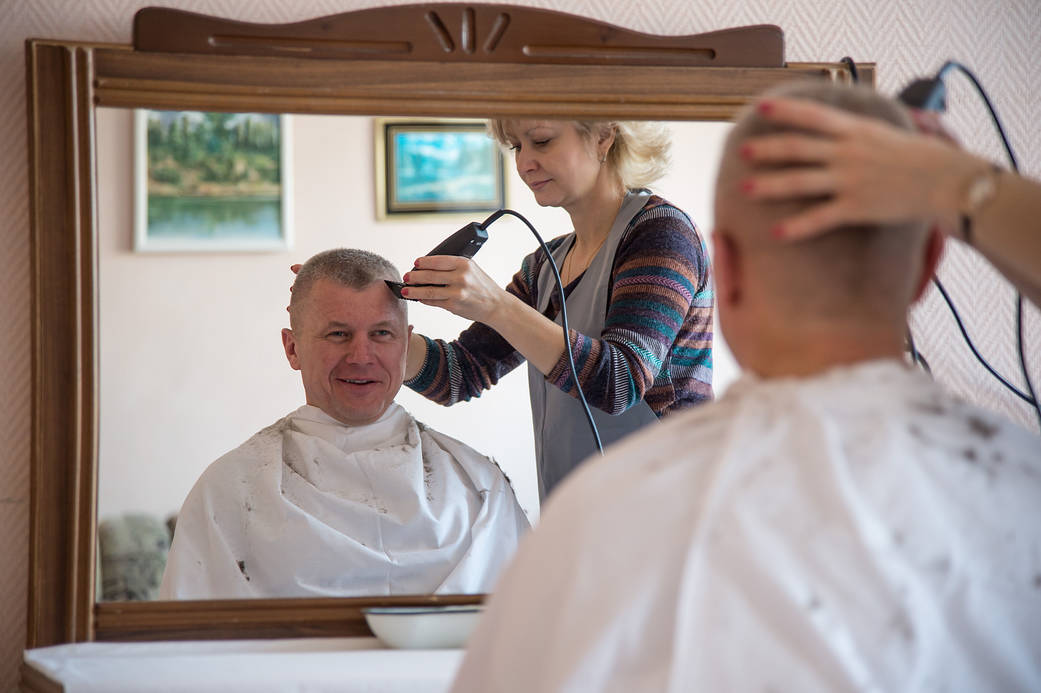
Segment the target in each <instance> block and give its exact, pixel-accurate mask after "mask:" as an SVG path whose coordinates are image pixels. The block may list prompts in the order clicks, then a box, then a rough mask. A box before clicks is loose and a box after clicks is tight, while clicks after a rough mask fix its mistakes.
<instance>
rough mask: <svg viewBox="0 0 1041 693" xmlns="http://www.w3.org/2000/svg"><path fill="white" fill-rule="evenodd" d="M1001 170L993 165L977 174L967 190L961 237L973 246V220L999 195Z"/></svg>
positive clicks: (962, 212)
mask: <svg viewBox="0 0 1041 693" xmlns="http://www.w3.org/2000/svg"><path fill="white" fill-rule="evenodd" d="M1000 176H1001V169H1000V168H999V167H997V166H995V165H993V164H991V165H990V166H987V167H986V168H985V169H983V170H981V171H979V172H978V173H976V174H975V175H974V176H973V177H972V180H970V181H969V185H968V187H967V188H966V190H965V202H964V204H963V205H962V211H961V236H962V240H963V241H965V242H966V243H969V244H970V245H971V244H972V220H973V218H974V217H975V216H976V214H978V213H979V211H980V210H981V209H983V208H984V207H986V206H987V204H988V203H989V202H990V201H991V200H993V199H994V196H995V195H997V194H998V178H999V177H1000Z"/></svg>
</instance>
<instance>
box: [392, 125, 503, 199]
mask: <svg viewBox="0 0 1041 693" xmlns="http://www.w3.org/2000/svg"><path fill="white" fill-rule="evenodd" d="M374 129H375V140H376V141H375V152H376V156H375V160H376V174H375V177H376V216H377V217H378V218H380V219H389V218H401V217H406V216H409V215H428V214H452V213H461V214H462V213H474V212H486V211H488V212H490V211H494V210H496V209H500V208H502V207H505V206H506V184H505V176H504V160H503V155H502V150H501V149H500V148H499V145H498V144H497V143H496V142H495V140H493V139H492V137H491V135H490V134H488V131H487V126H486V125H485V122H484V121H466V120H436V119H410V118H377V119H376V120H375V125H374Z"/></svg>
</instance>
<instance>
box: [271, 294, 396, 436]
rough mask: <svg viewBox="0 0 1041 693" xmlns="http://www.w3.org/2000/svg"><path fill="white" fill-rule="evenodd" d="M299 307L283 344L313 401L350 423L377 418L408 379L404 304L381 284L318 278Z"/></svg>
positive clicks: (350, 424)
mask: <svg viewBox="0 0 1041 693" xmlns="http://www.w3.org/2000/svg"><path fill="white" fill-rule="evenodd" d="M299 308H300V309H301V310H300V314H299V315H296V316H295V318H296V319H295V320H294V322H295V324H296V325H297V327H296V329H292V330H291V329H284V330H282V343H283V346H284V347H285V350H286V357H287V358H288V359H289V364H290V365H291V366H292V367H293V368H294V369H296V370H298V371H300V373H301V376H302V378H303V382H304V392H305V394H306V395H307V403H308V404H310V405H311V406H315V407H318V408H319V409H321V410H322V411H324V412H325V413H326V414H328V415H329V416H331V417H333V418H334V419H336V420H338V421H340V422H341V423H344V424H347V425H349V426H362V425H365V424H369V423H372V422H374V421H376V420H377V419H379V418H380V417H381V416H382V415H383V412H385V411H386V410H387V407H389V406H390V404H391V402H393V401H394V397H395V396H396V395H397V393H398V390H399V389H400V388H401V382H402V380H403V379H404V377H405V356H406V351H407V349H408V338H409V335H410V334H411V333H412V327H411V326H410V325H409V324H408V322H407V320H406V318H405V311H404V309H403V308H402V305H401V302H400V301H399V300H398V299H396V298H395V297H394V295H393V294H391V292H390V290H389V289H388V288H387V286H386V284H384V283H383V280H379V281H377V282H374V283H372V284H370V285H369V286H367V287H365V288H364V289H352V288H350V287H348V286H344V285H342V284H339V283H337V282H334V281H331V280H329V279H319V280H317V281H316V282H315V284H314V286H313V287H311V289H310V291H309V292H308V294H307V298H306V300H305V301H304V302H303V305H301V306H299Z"/></svg>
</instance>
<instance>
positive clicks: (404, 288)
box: [401, 286, 408, 296]
mask: <svg viewBox="0 0 1041 693" xmlns="http://www.w3.org/2000/svg"><path fill="white" fill-rule="evenodd" d="M401 295H402V296H408V287H407V286H403V287H401Z"/></svg>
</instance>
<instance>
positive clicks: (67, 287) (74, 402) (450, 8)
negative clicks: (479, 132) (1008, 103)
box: [26, 5, 874, 648]
mask: <svg viewBox="0 0 1041 693" xmlns="http://www.w3.org/2000/svg"><path fill="white" fill-rule="evenodd" d="M504 17H505V22H506V25H507V26H506V27H505V28H504V26H503V22H504V19H503V18H504ZM174 21H176V22H179V24H177V25H176V27H175V26H174V25H172V24H171V22H174ZM457 27H458V32H457V31H456V29H457ZM149 32H151V33H149ZM496 32H498V37H496ZM170 36H173V37H176V41H175V42H173V43H170V42H169V41H168V40H167V37H170ZM481 37H487V38H485V39H481ZM547 37H548V38H547ZM492 38H495V41H492ZM482 41H483V42H482ZM771 41H772V43H771ZM764 42H765V43H764ZM778 42H780V43H778ZM764 45H766V46H767V49H766V50H765V54H766V55H767V58H766V60H768V61H769V60H776V64H775V65H773V66H756V60H762V59H763V58H755V57H754V56H755V55H762V54H764V51H763V50H762V48H763V46H764ZM778 48H779V52H778ZM748 55H753V59H752V60H751V61H744V62H742V60H743V56H748ZM771 56H772V57H771ZM721 57H722V58H727V60H728V61H729V64H731V65H738V66H736V67H718V66H712V65H718V64H719V61H720V58H721ZM749 62H750V63H751V64H749ZM760 64H761V63H760ZM26 67H27V79H26V84H27V89H28V109H29V113H28V126H29V157H30V220H31V234H32V241H31V258H32V260H31V262H32V354H33V356H32V369H33V376H32V378H33V380H32V382H33V393H32V438H31V440H32V462H31V464H32V470H31V491H30V494H31V500H30V555H29V608H28V621H29V629H28V647H30V648H32V647H40V646H45V645H52V644H57V643H63V642H77V641H85V640H94V639H97V640H162V639H186V638H231V637H237V638H256V637H293V636H313V635H340V636H343V635H368V634H369V631H368V628H367V627H366V625H365V623H364V619H363V617H362V615H361V611H360V610H361V608H362V607H364V606H368V605H374V604H417V603H418V604H430V603H440V604H446V603H467V602H470V603H472V602H474V601H479V600H480V599H481V596H480V595H470V596H419V597H394V598H386V597H381V598H357V599H346V598H345V599H271V600H236V601H211V602H121V603H95V560H96V555H95V553H96V549H95V541H96V520H97V511H96V497H97V477H98V473H97V457H98V419H99V412H98V360H97V359H98V277H97V272H98V245H97V243H98V242H97V220H98V214H97V207H96V206H97V189H96V188H97V180H96V177H95V171H96V156H97V152H96V150H95V139H94V137H95V134H94V130H95V128H94V126H95V114H94V108H95V107H97V106H115V107H126V108H134V107H143V108H156V109H174V110H225V111H257V112H289V113H322V114H354V115H398V116H408V115H423V116H460V115H465V116H469V117H473V116H482V117H492V116H502V117H506V116H509V117H546V118H557V119H573V118H601V119H602V118H607V117H610V118H618V119H654V120H729V119H730V118H732V117H733V115H734V114H735V112H736V111H737V110H738V109H739V108H740V107H741V106H742V105H743V104H745V103H746V102H748V101H749V100H750V99H752V98H753V97H754V96H755V95H756V94H758V93H759V92H761V91H762V90H764V89H766V88H768V87H770V86H773V85H775V84H778V83H781V82H784V81H788V80H792V79H807V78H816V79H831V80H836V81H849V79H850V73H849V71H848V68H847V67H846V65H844V64H841V63H784V61H783V37H782V35H781V32H780V29H778V28H777V27H752V28H749V29H745V30H740V29H739V30H729V31H723V32H713V33H711V34H702V35H698V36H688V37H656V36H648V35H645V34H638V33H636V32H631V31H627V30H624V29H620V28H618V27H613V26H611V25H607V24H603V23H600V22H595V21H591V20H586V19H582V18H578V17H573V16H570V15H564V14H561V13H556V12H548V11H545V10H537V9H533V8H526V7H515V6H508V5H472V6H468V5H413V6H399V7H392V8H376V9H372V10H362V11H359V12H352V13H347V14H344V15H338V16H336V17H327V18H322V19H316V20H313V21H311V22H303V23H300V24H290V25H281V26H267V25H250V24H243V23H239V22H229V21H226V20H217V19H212V18H205V17H201V16H198V15H190V14H188V13H183V12H178V11H175V10H160V9H147V10H142V11H141V12H139V13H138V15H137V16H136V18H135V44H134V46H128V45H112V44H94V43H81V42H73V41H54V40H45V39H29V40H27V42H26ZM859 75H860V81H861V82H864V83H867V84H873V83H874V65H873V64H870V63H869V64H863V65H860V66H859Z"/></svg>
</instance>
